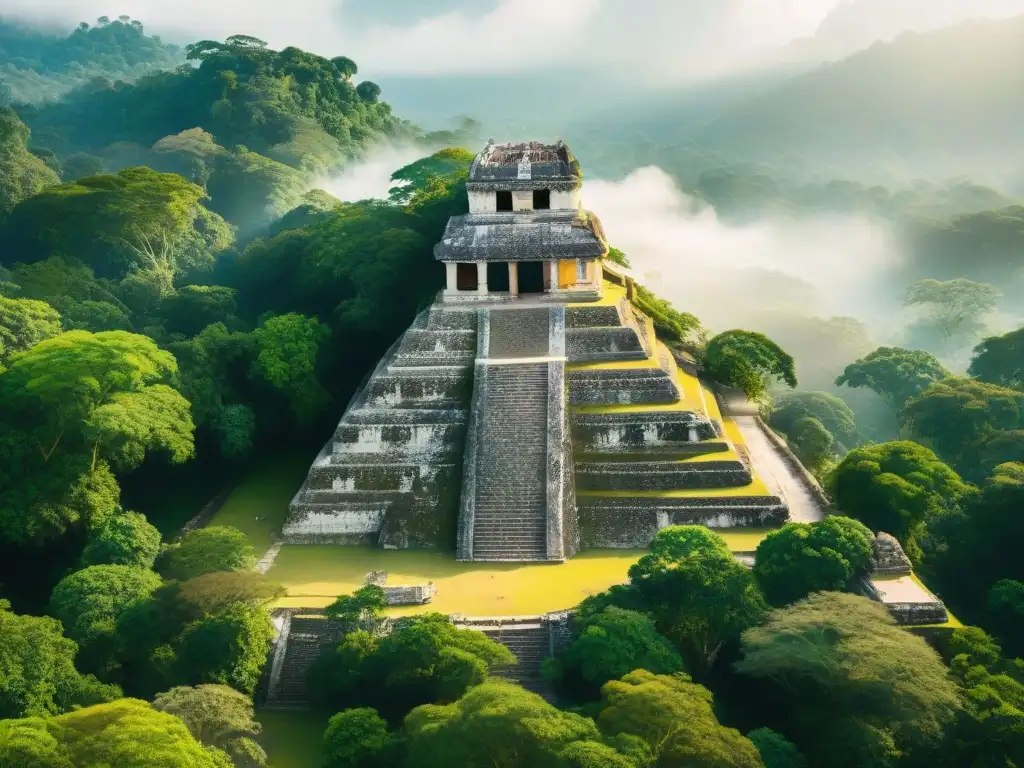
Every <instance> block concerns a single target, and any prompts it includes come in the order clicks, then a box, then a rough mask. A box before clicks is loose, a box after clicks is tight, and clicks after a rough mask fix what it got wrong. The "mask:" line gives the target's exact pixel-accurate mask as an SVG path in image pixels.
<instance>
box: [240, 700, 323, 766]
mask: <svg viewBox="0 0 1024 768" xmlns="http://www.w3.org/2000/svg"><path fill="white" fill-rule="evenodd" d="M256 719H257V720H259V721H260V723H262V724H263V733H262V734H260V738H259V742H260V745H261V746H262V747H263V748H264V749H265V750H266V751H267V757H269V758H270V760H269V764H270V768H319V766H320V765H321V764H322V762H323V734H324V729H325V728H326V727H327V719H328V717H327V715H324V714H321V713H318V712H295V711H274V710H261V711H259V712H257V713H256Z"/></svg>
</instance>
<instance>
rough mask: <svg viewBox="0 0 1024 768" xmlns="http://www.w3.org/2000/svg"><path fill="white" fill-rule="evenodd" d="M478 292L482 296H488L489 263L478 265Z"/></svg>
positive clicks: (480, 262) (478, 263)
mask: <svg viewBox="0 0 1024 768" xmlns="http://www.w3.org/2000/svg"><path fill="white" fill-rule="evenodd" d="M476 292H477V293H479V294H480V295H481V296H486V295H487V262H486V261H478V262H477V263H476Z"/></svg>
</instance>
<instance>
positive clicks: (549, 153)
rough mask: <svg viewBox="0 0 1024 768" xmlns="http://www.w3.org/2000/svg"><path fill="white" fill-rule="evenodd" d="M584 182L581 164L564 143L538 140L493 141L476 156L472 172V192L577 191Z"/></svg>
mask: <svg viewBox="0 0 1024 768" xmlns="http://www.w3.org/2000/svg"><path fill="white" fill-rule="evenodd" d="M582 183H583V173H582V171H581V170H580V164H579V162H577V160H576V158H575V157H574V156H573V154H572V152H570V151H569V147H568V146H566V145H565V143H564V142H562V141H559V142H557V143H556V144H543V143H541V142H539V141H530V142H522V143H518V144H495V143H493V140H492V141H491V142H489V143H488V144H487V146H486V147H485V148H484V150H483V151H482V152H481V153H480V154H479V155H477V156H476V159H475V160H474V161H473V165H472V166H471V167H470V169H469V180H468V182H467V183H466V189H468V190H469V191H470V192H484V191H492V190H514V189H517V190H523V189H535V188H537V187H541V186H542V187H544V188H546V189H555V190H571V189H577V188H579V186H580V185H581V184H582Z"/></svg>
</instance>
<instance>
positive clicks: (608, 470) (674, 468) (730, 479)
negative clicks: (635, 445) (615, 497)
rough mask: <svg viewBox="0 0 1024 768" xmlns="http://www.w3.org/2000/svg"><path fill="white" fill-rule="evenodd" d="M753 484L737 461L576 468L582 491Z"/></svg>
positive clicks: (582, 465)
mask: <svg viewBox="0 0 1024 768" xmlns="http://www.w3.org/2000/svg"><path fill="white" fill-rule="evenodd" d="M751 481H752V477H751V474H750V470H749V469H747V467H745V466H744V465H743V464H742V463H740V462H738V461H702V462H700V463H698V464H680V463H678V462H670V461H669V462H651V461H622V462H597V461H584V462H578V463H577V464H576V485H577V487H578V488H579V490H581V491H671V490H678V489H683V488H738V487H740V486H744V485H749V484H750V482H751Z"/></svg>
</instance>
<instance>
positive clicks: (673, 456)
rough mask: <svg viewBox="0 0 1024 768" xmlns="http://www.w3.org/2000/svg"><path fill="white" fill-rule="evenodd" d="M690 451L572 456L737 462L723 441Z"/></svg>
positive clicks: (579, 456)
mask: <svg viewBox="0 0 1024 768" xmlns="http://www.w3.org/2000/svg"><path fill="white" fill-rule="evenodd" d="M694 445H695V446H696V447H697V449H691V450H668V451H660V450H650V449H648V450H643V449H637V450H635V451H625V452H623V451H580V452H578V453H576V454H575V455H574V458H575V459H576V460H577V461H622V462H630V461H658V462H666V463H672V462H676V463H679V464H693V463H699V462H703V461H739V460H740V459H739V456H737V455H736V454H735V453H734V452H733V451H731V450H730V444H729V443H727V442H725V441H724V440H705V441H704V442H701V443H695V444H694Z"/></svg>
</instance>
